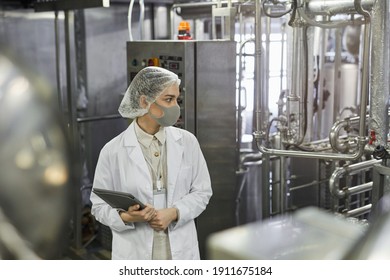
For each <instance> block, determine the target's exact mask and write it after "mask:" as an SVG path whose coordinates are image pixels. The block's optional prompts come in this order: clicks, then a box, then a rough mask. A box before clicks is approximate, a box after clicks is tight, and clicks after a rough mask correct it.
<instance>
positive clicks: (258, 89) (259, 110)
mask: <svg viewBox="0 0 390 280" xmlns="http://www.w3.org/2000/svg"><path fill="white" fill-rule="evenodd" d="M255 9H256V13H255V97H256V103H255V104H256V124H257V127H256V128H257V131H265V127H266V126H265V125H264V123H266V120H265V118H264V107H265V106H266V104H264V97H263V92H262V86H263V84H262V79H263V77H262V67H263V65H262V54H263V52H262V27H261V4H260V1H259V0H256V5H255Z"/></svg>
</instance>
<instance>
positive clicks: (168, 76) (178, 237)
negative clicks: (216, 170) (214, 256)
mask: <svg viewBox="0 0 390 280" xmlns="http://www.w3.org/2000/svg"><path fill="white" fill-rule="evenodd" d="M179 84H180V80H179V79H178V77H177V75H176V74H174V73H173V72H170V71H168V70H166V69H164V68H160V67H146V68H144V69H142V70H141V71H140V72H139V73H138V74H137V75H136V76H135V77H134V79H133V81H132V82H131V84H130V86H129V88H128V89H127V91H126V94H125V96H124V98H123V100H122V102H121V104H120V107H119V112H120V114H121V115H122V116H123V117H125V118H130V119H134V121H133V122H132V123H131V124H130V126H129V127H128V128H127V129H126V130H125V131H124V132H122V133H121V134H120V135H118V136H117V137H115V138H114V139H112V140H111V141H110V142H108V143H107V144H106V145H105V146H104V147H103V149H102V150H101V152H100V156H99V160H98V163H97V166H96V170H95V178H94V182H93V188H102V189H110V190H115V191H121V192H128V193H131V194H133V195H134V196H136V197H137V198H138V199H139V200H140V201H142V202H143V203H144V204H146V207H145V208H144V209H142V210H140V209H139V206H138V205H134V206H132V207H129V209H113V208H111V207H110V206H109V205H108V204H106V203H105V202H104V201H103V200H101V199H100V198H98V197H97V196H96V195H95V194H93V193H92V194H91V201H92V214H93V215H94V216H95V217H96V219H97V220H98V221H100V222H101V223H103V224H105V225H107V226H109V227H110V228H111V230H112V235H113V240H112V259H199V258H200V257H199V246H198V238H197V232H196V228H195V222H194V219H195V218H196V217H198V216H199V215H200V214H201V213H202V212H203V211H204V210H205V208H206V206H207V204H208V202H209V200H210V197H211V195H212V189H211V182H210V175H209V172H208V169H207V165H206V161H205V159H204V157H203V154H202V152H201V150H200V147H199V143H198V141H197V139H196V138H195V136H194V135H192V134H191V133H189V132H188V131H185V130H182V129H179V128H176V127H172V125H173V124H175V123H176V121H177V119H178V118H179V116H180V107H179V106H178V104H177V99H178V97H179V94H180V92H179Z"/></svg>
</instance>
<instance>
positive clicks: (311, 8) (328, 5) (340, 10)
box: [304, 0, 386, 16]
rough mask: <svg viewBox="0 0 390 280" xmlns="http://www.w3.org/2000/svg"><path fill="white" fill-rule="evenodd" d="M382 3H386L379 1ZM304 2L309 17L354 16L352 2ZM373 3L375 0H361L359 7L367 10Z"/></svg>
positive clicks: (345, 0)
mask: <svg viewBox="0 0 390 280" xmlns="http://www.w3.org/2000/svg"><path fill="white" fill-rule="evenodd" d="M382 1H383V2H386V1H385V0H380V2H382ZM304 2H306V12H307V13H308V14H311V15H327V16H333V15H336V14H356V9H355V5H354V4H355V3H354V0H310V1H307V0H305V1H304ZM307 2H309V3H307ZM374 2H375V0H362V1H361V3H362V4H361V5H362V6H363V8H364V9H366V10H367V9H370V8H371V7H372V5H374Z"/></svg>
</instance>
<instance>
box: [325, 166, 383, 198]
mask: <svg viewBox="0 0 390 280" xmlns="http://www.w3.org/2000/svg"><path fill="white" fill-rule="evenodd" d="M380 162H381V160H377V159H371V160H367V161H362V162H358V163H355V164H351V165H348V166H344V167H339V168H337V169H336V170H335V171H334V172H333V174H332V176H331V177H330V180H329V191H330V193H331V194H333V195H334V196H335V197H337V198H339V199H341V198H345V197H346V195H347V191H346V190H340V185H339V181H340V178H341V177H342V176H345V175H346V174H348V175H352V174H355V173H356V172H358V171H362V170H366V169H370V168H372V166H373V165H374V164H377V163H380ZM358 189H359V188H358ZM358 189H355V190H354V192H357V190H358Z"/></svg>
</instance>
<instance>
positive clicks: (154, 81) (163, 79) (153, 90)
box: [118, 66, 180, 119]
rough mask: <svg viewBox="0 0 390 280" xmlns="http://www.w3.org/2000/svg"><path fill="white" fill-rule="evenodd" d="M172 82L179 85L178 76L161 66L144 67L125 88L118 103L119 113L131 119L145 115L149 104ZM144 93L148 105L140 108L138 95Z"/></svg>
mask: <svg viewBox="0 0 390 280" xmlns="http://www.w3.org/2000/svg"><path fill="white" fill-rule="evenodd" d="M173 84H177V85H178V86H179V85H180V79H179V78H178V76H177V75H176V74H175V73H173V72H171V71H169V70H166V69H164V68H161V67H155V66H150V67H145V68H143V69H142V70H141V71H139V72H138V73H137V75H136V76H135V77H134V79H133V80H132V81H131V83H130V85H129V87H128V88H127V90H126V93H125V96H124V97H123V99H122V102H121V104H120V105H119V109H118V111H119V113H120V114H121V115H122V117H124V118H130V119H133V118H135V117H140V116H143V115H145V114H146V113H147V112H148V110H149V107H150V105H151V104H152V103H153V102H154V101H156V99H157V98H158V97H159V96H160V94H161V93H162V92H163V91H164V90H165V89H166V88H167V87H170V86H171V85H173ZM142 95H145V97H146V101H147V102H148V106H147V107H146V108H142V107H141V105H140V97H141V96H142Z"/></svg>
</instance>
